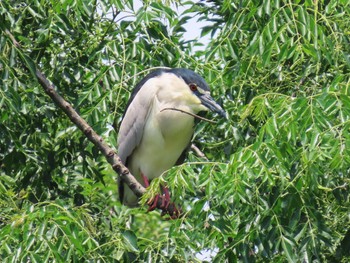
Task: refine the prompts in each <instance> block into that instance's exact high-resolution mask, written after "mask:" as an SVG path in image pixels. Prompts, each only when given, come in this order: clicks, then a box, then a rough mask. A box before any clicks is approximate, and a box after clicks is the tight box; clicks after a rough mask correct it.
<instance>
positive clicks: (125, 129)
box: [118, 90, 153, 165]
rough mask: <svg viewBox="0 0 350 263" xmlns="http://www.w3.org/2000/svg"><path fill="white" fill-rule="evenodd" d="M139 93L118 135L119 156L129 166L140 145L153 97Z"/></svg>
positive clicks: (128, 110) (131, 104)
mask: <svg viewBox="0 0 350 263" xmlns="http://www.w3.org/2000/svg"><path fill="white" fill-rule="evenodd" d="M144 93H145V92H143V91H142V90H141V91H139V92H138V93H137V94H136V96H135V97H134V98H133V100H132V103H130V105H129V107H128V109H127V111H126V112H125V116H124V118H123V121H122V123H121V125H120V129H119V134H118V155H119V157H120V158H121V160H122V162H123V163H124V164H125V165H127V158H128V157H129V156H130V155H131V154H132V152H133V151H134V150H135V148H136V147H137V146H138V145H139V144H140V142H141V139H142V136H143V131H144V127H145V123H146V120H147V116H148V112H149V108H150V105H151V103H152V98H153V96H143V95H144Z"/></svg>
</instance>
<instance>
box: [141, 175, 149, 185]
mask: <svg viewBox="0 0 350 263" xmlns="http://www.w3.org/2000/svg"><path fill="white" fill-rule="evenodd" d="M141 177H142V180H143V185H144V186H145V187H146V188H147V187H148V186H149V181H148V178H147V176H145V175H144V174H143V173H142V172H141Z"/></svg>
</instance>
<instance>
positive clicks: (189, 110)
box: [118, 68, 226, 208]
mask: <svg viewBox="0 0 350 263" xmlns="http://www.w3.org/2000/svg"><path fill="white" fill-rule="evenodd" d="M203 111H212V112H215V113H217V114H219V115H220V116H222V117H225V118H226V112H225V111H224V109H223V108H222V107H221V106H220V105H219V104H218V103H217V102H216V101H215V100H214V99H213V98H212V97H211V96H210V88H209V85H208V84H207V83H206V81H205V80H204V78H202V77H201V76H200V75H198V74H197V73H195V72H194V71H192V70H190V69H185V68H160V69H156V70H154V71H152V72H151V73H149V74H148V75H146V76H145V77H144V78H143V79H142V80H141V81H140V82H139V83H138V84H137V85H136V86H135V88H134V90H133V91H132V93H131V96H130V99H129V101H128V102H127V105H126V108H125V111H124V114H123V117H122V121H121V124H120V127H119V132H118V155H119V157H120V159H121V161H122V162H123V164H124V165H125V166H126V167H127V168H128V169H129V170H130V172H131V174H132V175H133V176H134V177H135V178H136V179H137V181H138V182H139V183H141V184H142V185H143V186H144V187H148V186H149V183H150V182H151V181H152V179H154V178H156V177H159V176H161V175H162V174H163V173H164V172H165V171H167V170H169V169H170V168H171V167H173V166H174V165H175V164H180V163H182V162H183V161H184V156H185V155H186V152H187V149H188V146H189V145H190V143H191V139H192V137H193V133H194V126H195V117H196V116H197V114H198V113H200V112H203ZM118 184H119V199H120V202H121V203H122V204H124V205H126V206H129V207H136V206H138V205H139V200H138V197H137V196H136V195H135V194H134V193H133V191H132V190H131V189H130V188H129V187H128V186H127V185H126V184H125V183H124V182H122V181H119V182H118ZM163 193H164V195H165V199H166V203H165V204H164V205H165V206H167V205H169V202H170V201H169V199H170V194H169V191H168V189H167V188H166V187H165V188H163ZM153 208H154V207H153Z"/></svg>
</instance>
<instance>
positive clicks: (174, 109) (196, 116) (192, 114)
mask: <svg viewBox="0 0 350 263" xmlns="http://www.w3.org/2000/svg"><path fill="white" fill-rule="evenodd" d="M165 110H173V111H179V112H181V113H185V114H188V115H191V116H192V117H194V118H197V119H200V120H202V121H207V122H209V123H216V121H212V120H209V119H207V118H204V117H202V116H198V115H196V114H194V113H191V112H188V111H184V110H180V109H177V108H164V109H162V110H161V111H160V112H162V111H165Z"/></svg>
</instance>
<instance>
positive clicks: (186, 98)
mask: <svg viewBox="0 0 350 263" xmlns="http://www.w3.org/2000/svg"><path fill="white" fill-rule="evenodd" d="M162 72H163V74H162V75H160V76H159V82H158V83H159V86H160V91H161V94H162V95H161V96H162V99H163V100H164V101H167V103H168V105H180V106H183V107H188V108H189V109H191V110H192V111H193V112H194V113H197V112H200V111H208V110H210V111H212V112H216V113H218V114H219V115H220V116H222V117H224V118H226V112H225V111H224V110H223V108H222V107H221V106H220V105H219V104H218V103H217V102H216V101H215V100H214V99H213V98H212V97H211V95H210V88H209V86H208V84H207V83H206V82H205V80H204V79H203V78H202V77H201V76H200V75H198V74H197V73H195V72H193V71H192V70H189V69H183V68H175V69H167V70H162Z"/></svg>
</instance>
